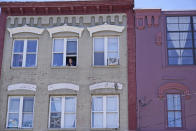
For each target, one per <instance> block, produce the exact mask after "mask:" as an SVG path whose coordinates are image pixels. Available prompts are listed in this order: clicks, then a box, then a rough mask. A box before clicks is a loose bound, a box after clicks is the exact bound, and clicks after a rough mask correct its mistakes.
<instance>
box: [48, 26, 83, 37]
mask: <svg viewBox="0 0 196 131" xmlns="http://www.w3.org/2000/svg"><path fill="white" fill-rule="evenodd" d="M47 30H48V32H49V34H50V37H52V35H53V34H55V33H60V32H73V33H77V34H78V35H79V37H81V36H82V32H83V31H84V28H81V27H75V26H68V25H66V24H65V25H63V26H57V27H53V28H47Z"/></svg>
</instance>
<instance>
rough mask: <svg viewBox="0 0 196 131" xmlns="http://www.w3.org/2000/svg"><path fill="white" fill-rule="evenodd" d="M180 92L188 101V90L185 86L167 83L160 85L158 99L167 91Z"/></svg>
mask: <svg viewBox="0 0 196 131" xmlns="http://www.w3.org/2000/svg"><path fill="white" fill-rule="evenodd" d="M173 89H175V90H180V91H182V92H183V95H185V96H186V99H190V90H189V88H188V87H187V86H185V85H183V84H180V83H167V84H164V85H162V86H161V87H160V88H159V97H160V98H163V97H164V95H165V94H164V93H165V92H166V91H168V90H173Z"/></svg>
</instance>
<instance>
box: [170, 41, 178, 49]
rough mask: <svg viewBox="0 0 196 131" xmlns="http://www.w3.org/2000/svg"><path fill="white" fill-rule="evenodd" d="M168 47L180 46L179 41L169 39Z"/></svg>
mask: <svg viewBox="0 0 196 131" xmlns="http://www.w3.org/2000/svg"><path fill="white" fill-rule="evenodd" d="M167 43H168V48H180V43H179V41H168V42H167Z"/></svg>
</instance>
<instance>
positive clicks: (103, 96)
mask: <svg viewBox="0 0 196 131" xmlns="http://www.w3.org/2000/svg"><path fill="white" fill-rule="evenodd" d="M107 96H115V97H117V108H118V110H117V112H116V111H114V112H113V113H118V123H117V128H119V118H120V117H119V110H120V109H119V108H120V107H119V105H120V104H119V95H92V98H91V128H93V129H96V127H93V119H92V116H93V113H94V112H96V111H92V102H93V97H102V98H103V103H102V104H103V111H98V112H100V113H103V127H102V128H108V127H107V119H106V115H107V109H106V107H107V105H106V104H107V102H106V101H107V99H106V98H107ZM110 113H111V112H110ZM102 128H101V129H102Z"/></svg>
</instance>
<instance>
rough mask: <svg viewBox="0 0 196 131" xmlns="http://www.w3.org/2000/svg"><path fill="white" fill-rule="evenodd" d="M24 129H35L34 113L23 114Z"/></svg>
mask: <svg viewBox="0 0 196 131" xmlns="http://www.w3.org/2000/svg"><path fill="white" fill-rule="evenodd" d="M22 127H26V128H27V127H28V128H31V127H33V113H23V116H22Z"/></svg>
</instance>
